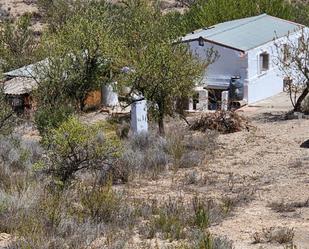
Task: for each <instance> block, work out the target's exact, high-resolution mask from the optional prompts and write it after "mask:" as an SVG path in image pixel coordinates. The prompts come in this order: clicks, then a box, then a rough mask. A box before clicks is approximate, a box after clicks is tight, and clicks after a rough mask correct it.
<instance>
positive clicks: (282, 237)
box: [253, 227, 294, 244]
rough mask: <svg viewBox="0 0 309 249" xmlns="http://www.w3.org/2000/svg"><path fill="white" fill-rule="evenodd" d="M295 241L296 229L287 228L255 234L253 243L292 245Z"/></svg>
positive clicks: (271, 228) (273, 228)
mask: <svg viewBox="0 0 309 249" xmlns="http://www.w3.org/2000/svg"><path fill="white" fill-rule="evenodd" d="M293 239H294V229H293V228H287V227H270V228H264V229H263V230H262V232H260V233H258V232H256V233H254V234H253V243H254V244H257V243H269V242H277V243H279V244H286V243H292V242H293Z"/></svg>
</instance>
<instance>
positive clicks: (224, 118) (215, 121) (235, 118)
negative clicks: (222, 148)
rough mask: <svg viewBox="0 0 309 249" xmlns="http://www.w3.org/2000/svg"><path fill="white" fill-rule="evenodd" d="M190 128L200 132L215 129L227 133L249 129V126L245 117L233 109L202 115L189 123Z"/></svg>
mask: <svg viewBox="0 0 309 249" xmlns="http://www.w3.org/2000/svg"><path fill="white" fill-rule="evenodd" d="M190 129H191V130H197V131H202V132H206V131H208V130H216V131H218V132H220V133H224V134H227V133H233V132H237V131H241V130H243V129H249V126H248V121H247V119H246V118H245V117H243V116H242V115H240V114H238V113H237V112H235V111H216V112H212V113H206V114H204V115H202V116H201V117H200V118H199V119H197V120H195V121H194V122H193V124H191V126H190Z"/></svg>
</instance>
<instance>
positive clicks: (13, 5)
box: [0, 0, 37, 17]
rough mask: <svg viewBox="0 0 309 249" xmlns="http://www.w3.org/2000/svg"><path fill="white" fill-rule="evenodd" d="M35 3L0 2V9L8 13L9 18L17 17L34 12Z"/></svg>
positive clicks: (22, 0)
mask: <svg viewBox="0 0 309 249" xmlns="http://www.w3.org/2000/svg"><path fill="white" fill-rule="evenodd" d="M35 2H36V1H31V0H28V1H26V0H1V1H0V5H2V8H3V9H4V10H6V11H8V12H9V13H10V15H11V16H13V17H17V16H20V15H23V14H24V13H26V12H30V13H32V12H36V11H37V6H36V4H35Z"/></svg>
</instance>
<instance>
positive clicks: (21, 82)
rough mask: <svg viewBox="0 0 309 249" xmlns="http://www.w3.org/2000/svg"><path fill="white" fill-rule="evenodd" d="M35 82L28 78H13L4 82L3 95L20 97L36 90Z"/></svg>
mask: <svg viewBox="0 0 309 249" xmlns="http://www.w3.org/2000/svg"><path fill="white" fill-rule="evenodd" d="M37 87H38V84H37V82H36V81H35V80H34V79H32V78H28V77H15V78H13V79H11V80H8V81H6V82H4V93H5V94H9V95H21V94H25V93H30V92H31V91H33V90H35V89H37Z"/></svg>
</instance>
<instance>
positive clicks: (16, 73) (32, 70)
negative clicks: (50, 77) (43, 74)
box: [4, 59, 48, 78]
mask: <svg viewBox="0 0 309 249" xmlns="http://www.w3.org/2000/svg"><path fill="white" fill-rule="evenodd" d="M47 63H48V59H45V60H42V61H39V62H36V63H34V64H30V65H27V66H24V67H21V68H18V69H15V70H12V71H10V72H6V73H4V75H5V76H9V77H29V78H33V77H36V76H37V75H36V74H37V71H38V70H39V68H40V67H44V66H46V65H47Z"/></svg>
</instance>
